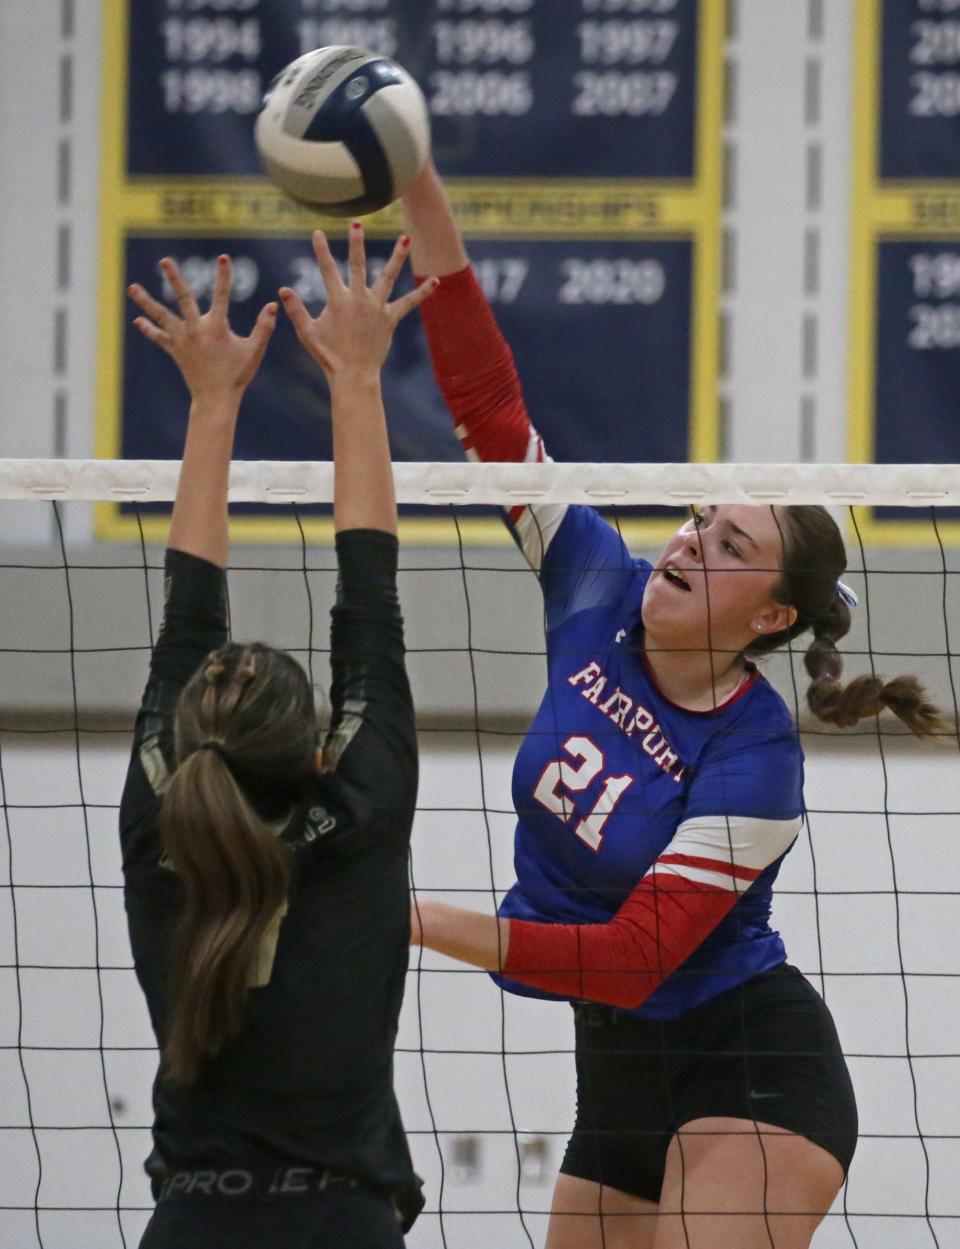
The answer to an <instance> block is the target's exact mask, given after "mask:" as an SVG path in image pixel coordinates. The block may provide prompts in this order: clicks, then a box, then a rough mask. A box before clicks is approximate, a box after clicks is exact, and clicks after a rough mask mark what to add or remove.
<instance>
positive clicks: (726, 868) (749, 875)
mask: <svg viewBox="0 0 960 1249" xmlns="http://www.w3.org/2000/svg"><path fill="white" fill-rule="evenodd" d="M657 863H677V864H679V865H680V866H681V867H683V866H687V867H702V868H705V869H706V870H707V871H708V872H724V873H725V874H726V875H727V876H736V877H737V879H738V880H756V879H757V877H758V876H759V875H760V873H761V872H762V870H763V869H762V868H757V867H744V866H743V865H742V864H740V863H731V862H730V860H729V859H706V858H703V857H702V856H701V855H699V854H661V856H660V858H659V859H657ZM657 863H655V864H654V865H653V868H651V871H653V870H655V869H656V866H657Z"/></svg>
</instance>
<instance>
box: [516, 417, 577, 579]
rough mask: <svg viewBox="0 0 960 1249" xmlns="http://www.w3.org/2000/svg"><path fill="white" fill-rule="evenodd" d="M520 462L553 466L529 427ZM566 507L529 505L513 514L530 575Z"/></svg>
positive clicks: (558, 505)
mask: <svg viewBox="0 0 960 1249" xmlns="http://www.w3.org/2000/svg"><path fill="white" fill-rule="evenodd" d="M523 462H524V464H552V463H553V460H552V459H551V458H550V456H549V455H547V453H546V451H545V450H544V447H543V439H542V438H541V437H540V435H539V434H538V433H537V431H536V430H535V429H534V428H533V426H532V425H531V426H530V440H529V442H528V443H527V452H526V455H524V457H523ZM567 506H568V505H567V504H566V503H544V504H536V503H532V504H529V505H528V506H527V507H525V508H523V509H522V510H521V511H520V512H519V515H517V514H514V515H513V517H512V519H513V527H514V529H516V531H517V536H518V537H519V539H520V547H521V549H522V551H523V553H524V555H525V556H526V560H527V563H528V564H529V565H530V567H531V568H532V569H533V571H534V572H539V571H540V569H541V567H542V566H543V557H544V556H545V555H546V553H547V551H548V550H549V549H550V543H551V542H552V541H553V539H554V538H555V537H556V533H557V530H558V529H559V528H560V526H561V524H562V523H563V518H564V516H566V514H567Z"/></svg>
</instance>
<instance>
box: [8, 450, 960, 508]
mask: <svg viewBox="0 0 960 1249" xmlns="http://www.w3.org/2000/svg"><path fill="white" fill-rule="evenodd" d="M179 469H180V466H179V463H178V462H177V461H175V460H15V459H0V499H54V500H56V499H63V500H69V499H76V500H87V501H113V502H121V503H160V502H165V501H169V500H171V499H173V497H174V493H175V491H176V485H177V476H178V473H179ZM394 479H395V482H396V490H397V499H398V501H399V502H400V503H411V504H413V503H416V504H427V505H430V504H435V505H444V504H449V503H455V504H457V505H469V504H504V505H508V506H512V505H514V504H520V503H554V502H556V503H587V504H593V505H594V506H601V507H603V506H612V505H616V506H619V507H634V506H641V505H660V506H667V507H671V506H672V507H676V506H678V505H682V504H684V503H697V502H700V501H705V500H708V499H709V500H710V502H712V503H754V504H770V503H776V504H791V503H820V504H823V505H825V506H832V505H837V506H845V505H851V506H860V505H862V506H868V505H869V506H874V507H882V506H893V505H896V506H899V507H957V506H960V465H957V464H459V463H439V464H431V463H400V464H395V465H394ZM332 498H333V465H332V464H330V463H325V462H323V463H320V462H307V463H297V462H286V461H282V460H270V461H236V462H234V464H233V465H232V466H231V470H230V499H231V501H232V502H235V503H276V504H283V503H298V504H299V503H303V504H308V503H329V502H330V501H331V500H332Z"/></svg>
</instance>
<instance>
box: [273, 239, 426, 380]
mask: <svg viewBox="0 0 960 1249" xmlns="http://www.w3.org/2000/svg"><path fill="white" fill-rule="evenodd" d="M313 250H314V254H315V255H316V258H317V264H318V265H319V267H320V273H321V275H322V277H323V281H324V284H325V286H326V288H327V304H326V307H325V308H324V309H323V311H322V312H321V313H320V315H319V316H318V317H311V315H310V313H309V312H308V311H307V309H306V307H305V306H304V303H303V300H302V299H301V298H300V296H299V295H297V294H296V293H295V292H294V291H292V290H291V289H290V288H289V287H288V286H284V287H281V289H280V298H281V299H282V300H283V306H284V308H285V309H286V312H287V315H288V316H289V317H290V320H291V322H292V323H293V328H294V329H295V330H296V333H297V337H298V338H299V339H300V341H301V343H303V345H304V347H306V349H307V351H309V353H310V354H311V356H313V358H314V359H315V360H316V361H317V363H318V364H319V365H320V367H321V368H322V369H323V371H324V372H325V373H326V374H327V376H328V378H330V379H331V380H332V379H333V378H334V377H336V378H343V377H347V376H349V377H356V378H362V377H368V376H375V375H377V374H379V372H380V368H381V366H382V365H383V362H384V360H385V359H386V357H387V352H388V351H389V349H390V342H391V340H392V338H393V332H394V330H395V329H396V327H397V325H398V323H399V322H400V321H401V320H402V319H403V318H404V317H405V316H406V315H407V313H408V312H412V311H413V309H414V308H416V307H418V306H419V305H420V304H422V303H423V301H424V300H425V299H427V298H428V297H429V296H430V295H432V294H433V292H434V291H435V290H436V288H437V279H436V278H429V279H428V280H427V281H426V282H424V283H423V285H422V286H420V287H419V288H418V289H417V290H414V291H411V292H410V293H409V294H408V295H403V296H402V297H401V298H400V299H395V300H394V301H393V302H392V303H389V302H388V300H389V299H390V295H391V293H392V291H393V287H394V284H395V283H396V280H397V278H398V276H399V274H400V270H401V269H402V268H403V265H404V262H405V261H406V259H407V255H408V254H409V251H410V240H409V239H408V238H406V237H404V238H402V239H400V240H399V242H398V243H397V245H396V247H394V249H393V254H392V255H391V257H390V259H389V260H388V261H387V263H386V265H385V266H384V269H383V272H382V273H381V274H380V277H379V278H378V279H377V280H376V282H374V284H373V285H372V286H367V262H366V254H365V251H364V243H363V226H362V225H361V224H360V223H359V222H354V223H353V225H352V226H351V228H350V242H349V268H350V281H349V285H348V284H346V283H344V281H343V279H342V278H341V276H340V271H339V269H338V268H337V266H336V263H335V261H334V259H333V256H332V255H331V252H330V246H329V244H328V242H327V239H326V236H325V235H324V233H323V231H322V230H316V231H315V232H314V235H313Z"/></svg>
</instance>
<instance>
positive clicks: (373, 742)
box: [120, 530, 422, 1217]
mask: <svg viewBox="0 0 960 1249" xmlns="http://www.w3.org/2000/svg"><path fill="white" fill-rule="evenodd" d="M337 556H338V561H339V568H340V584H339V587H338V595H337V603H336V605H335V606H334V608H333V612H332V617H333V620H332V638H331V667H332V673H333V682H332V688H331V702H332V720H331V726H330V731H329V733H328V736H327V739H326V743H325V746H324V766H325V770H324V772H323V773H322V774H318V775H317V776H316V778H315V780H313V781H312V784H311V789H310V791H309V792H308V794H307V795H306V797H305V798H304V799H303V800H302V801H300V802H298V803H297V804H296V806H295V807H294V809H293V810H292V811H291V813H290V815H289V818H288V819H287V820H286V823H285V825H284V827H283V830H282V832H281V833H280V834H279V835H280V836H281V837H283V839H284V840H286V841H287V842H288V843H289V844H290V845H291V846H292V847H293V848H294V851H295V855H296V871H295V880H294V886H293V889H292V894H291V897H290V899H289V909H288V912H287V914H286V915H285V917H284V918H283V920H282V924H281V927H280V933H279V939H278V942H277V947H276V953H275V956H274V960H273V967H272V974H271V976H270V979H269V982H268V983H267V984H266V985H264V986H263V987H260V988H254V989H251V990H250V992H249V996H248V999H247V1003H246V1007H245V1013H244V1019H243V1026H242V1031H241V1033H240V1035H239V1036H238V1037H237V1039H236V1040H235V1041H234V1042H232V1043H231V1044H230V1045H229V1046H228V1047H226V1048H225V1049H224V1050H223V1052H222V1053H221V1054H219V1055H218V1056H217V1057H216V1058H215V1059H213V1060H211V1061H210V1062H209V1063H208V1064H207V1066H206V1068H205V1071H204V1074H203V1075H202V1077H201V1078H200V1080H199V1081H198V1082H197V1083H195V1084H193V1085H190V1086H180V1085H176V1084H174V1083H172V1082H171V1081H170V1080H169V1079H167V1078H166V1077H165V1074H164V1069H163V1066H162V1064H161V1067H160V1070H159V1071H158V1074H157V1079H156V1081H155V1083H154V1091H153V1104H154V1113H155V1120H154V1127H153V1136H154V1150H153V1152H152V1154H151V1155H150V1158H149V1159H148V1160H147V1164H146V1165H147V1171H148V1173H149V1174H150V1175H151V1177H152V1178H153V1180H154V1192H155V1193H156V1192H157V1191H158V1190H159V1187H160V1185H161V1184H162V1181H163V1178H164V1177H165V1176H166V1175H168V1174H170V1173H172V1172H174V1171H178V1170H187V1169H198V1168H202V1167H212V1168H215V1167H220V1168H223V1167H227V1166H237V1165H241V1166H243V1165H245V1166H248V1167H252V1166H255V1167H259V1166H272V1165H277V1164H298V1163H299V1164H303V1165H311V1166H316V1167H321V1168H330V1169H332V1170H335V1171H338V1172H343V1173H346V1174H349V1175H354V1176H356V1177H358V1178H359V1179H360V1180H362V1181H364V1182H366V1183H369V1184H372V1185H374V1186H375V1187H377V1188H379V1189H381V1190H384V1191H386V1192H389V1193H390V1194H391V1195H392V1196H393V1197H394V1199H395V1200H396V1201H397V1204H398V1206H399V1207H400V1208H401V1209H402V1210H405V1211H406V1212H407V1213H408V1217H409V1215H410V1214H412V1213H415V1211H416V1210H417V1209H419V1206H420V1205H421V1204H422V1199H421V1198H420V1195H419V1181H418V1180H417V1177H416V1176H415V1175H414V1172H413V1169H412V1165H411V1161H410V1154H409V1150H408V1148H407V1142H406V1138H405V1135H404V1132H403V1126H402V1124H401V1121H400V1113H399V1109H398V1107H397V1103H396V1099H395V1096H394V1091H393V1046H394V1042H395V1038H396V1033H397V1021H398V1016H399V1013H400V1005H401V1000H402V996H403V984H404V976H405V974H406V968H407V949H408V939H409V903H408V877H407V853H408V847H409V840H410V829H411V824H412V822H413V813H414V806H415V800H416V788H417V751H416V737H415V733H414V719H413V706H412V702H411V698H410V688H409V685H408V682H407V676H406V671H405V668H404V645H403V624H402V620H401V616H400V610H399V605H398V601H397V594H396V563H397V542H396V539H395V538H393V537H391V536H390V535H389V534H385V533H382V532H380V531H375V530H351V531H347V532H344V533H341V534H339V535H338V537H337ZM226 637H227V595H226V574H225V573H224V571H223V570H222V569H220V568H217V567H216V566H214V565H213V564H209V563H207V562H206V561H205V560H201V559H198V558H196V557H194V556H190V555H186V554H184V553H183V552H179V551H174V550H171V551H168V552H167V557H166V606H165V610H164V623H163V627H162V629H161V632H160V635H159V637H158V639H157V643H156V646H155V647H154V650H153V656H152V661H151V665H150V678H149V681H148V683H147V687H146V690H145V692H144V696H143V701H142V704H141V708H140V713H139V715H138V717H137V723H136V730H135V737H134V743H133V753H132V757H131V761H130V766H129V770H128V773H127V781H126V785H125V788H124V793H123V799H122V802H121V807H120V839H121V846H122V851H123V871H124V882H125V884H124V889H125V900H126V908H127V919H128V925H129V931H130V943H131V946H132V949H133V958H134V965H135V967H136V972H137V977H138V979H139V981H140V985H141V987H142V988H143V991H144V993H145V995H146V998H147V1005H148V1008H149V1011H150V1018H151V1021H152V1023H153V1028H154V1032H155V1034H156V1036H157V1039H158V1042H159V1043H160V1044H161V1045H162V1044H163V1039H164V1035H165V1025H166V1020H167V1010H168V1001H167V992H168V989H167V985H168V977H169V959H170V944H171V938H172V934H173V929H174V927H175V924H176V920H177V917H178V913H179V909H180V906H181V886H180V883H179V881H178V879H177V876H176V874H175V872H174V871H173V870H172V869H171V868H170V866H169V864H168V863H166V862H165V860H164V857H163V854H162V849H161V846H160V841H159V836H158V832H157V816H158V812H159V807H160V801H161V795H162V792H163V789H164V786H165V783H166V780H167V778H168V776H169V774H170V772H171V771H172V769H173V767H174V757H173V714H174V709H175V705H176V700H177V697H178V695H179V693H180V691H181V689H182V688H183V686H184V684H185V683H186V682H187V680H189V678H190V677H191V676H192V674H193V673H194V672H195V670H196V669H197V667H198V666H199V665H200V663H201V662H202V661H203V659H204V658H205V657H206V656H207V654H208V653H209V652H210V651H211V650H213V649H215V648H216V647H218V646H220V645H222V643H223V642H224V641H225V640H226Z"/></svg>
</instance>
